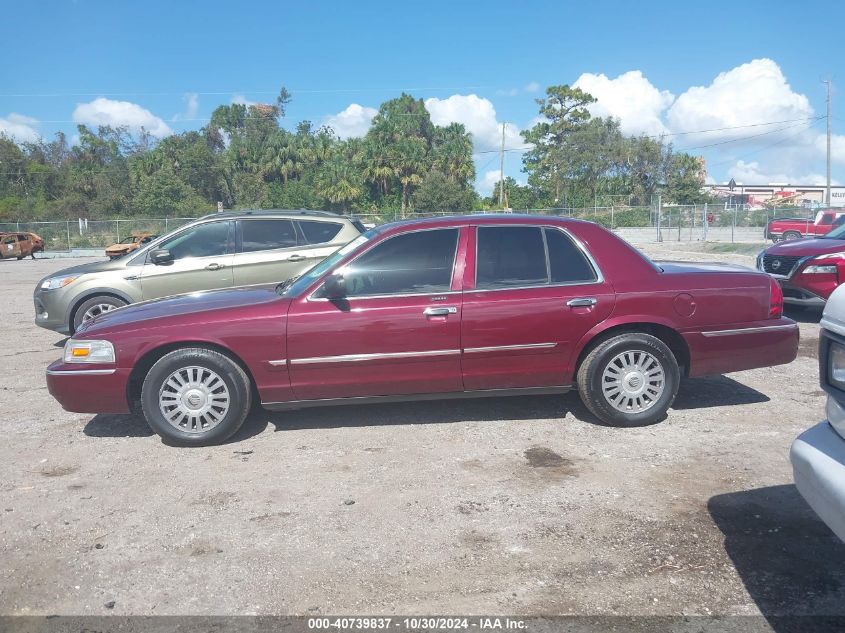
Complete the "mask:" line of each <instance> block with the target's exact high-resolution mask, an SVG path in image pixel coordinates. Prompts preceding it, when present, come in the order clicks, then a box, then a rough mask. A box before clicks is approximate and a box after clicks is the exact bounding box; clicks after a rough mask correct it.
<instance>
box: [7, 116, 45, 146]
mask: <svg viewBox="0 0 845 633" xmlns="http://www.w3.org/2000/svg"><path fill="white" fill-rule="evenodd" d="M37 124H38V121H37V120H36V119H33V118H32V117H29V116H24V115H23V114H17V113H16V112H11V113H9V115H8V116H5V117H0V134H5V135H6V136H8V137H9V138H11V139H13V140H15V141H17V142H18V143H34V142H35V141H37V140H38V139H39V137H40V136H41V135H40V134H38V131H37V130H36V129H35V125H37Z"/></svg>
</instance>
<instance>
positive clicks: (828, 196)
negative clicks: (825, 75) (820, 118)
mask: <svg viewBox="0 0 845 633" xmlns="http://www.w3.org/2000/svg"><path fill="white" fill-rule="evenodd" d="M824 83H826V84H827V206H830V119H831V116H830V79H827V80H826V81H825V82H824Z"/></svg>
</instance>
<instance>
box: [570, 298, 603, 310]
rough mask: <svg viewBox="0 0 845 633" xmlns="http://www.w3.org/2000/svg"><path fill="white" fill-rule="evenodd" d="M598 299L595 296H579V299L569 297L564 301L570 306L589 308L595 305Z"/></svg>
mask: <svg viewBox="0 0 845 633" xmlns="http://www.w3.org/2000/svg"><path fill="white" fill-rule="evenodd" d="M596 303H598V301H597V300H596V298H595V297H581V298H579V299H570V300H569V301H567V302H566V305H568V306H569V307H570V308H590V307H592V306H594V305H596Z"/></svg>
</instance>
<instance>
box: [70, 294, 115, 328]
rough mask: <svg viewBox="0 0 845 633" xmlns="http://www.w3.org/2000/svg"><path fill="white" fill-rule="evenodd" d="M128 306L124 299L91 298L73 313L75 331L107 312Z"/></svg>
mask: <svg viewBox="0 0 845 633" xmlns="http://www.w3.org/2000/svg"><path fill="white" fill-rule="evenodd" d="M125 305H126V302H125V301H124V300H123V299H118V298H117V297H109V296H100V297H91V298H90V299H88V300H87V301H84V302H83V303H81V304H80V305H79V307H78V308H77V309H76V312H74V313H73V331H74V332H75V331H76V330H78V329H79V326H80V325H82V324H83V323H84V322H85V321H88V320H90V319H93V318H94V317H98V316H100V315H101V314H103V313H105V312H111V311H112V310H115V309H117V308H122V307H123V306H125Z"/></svg>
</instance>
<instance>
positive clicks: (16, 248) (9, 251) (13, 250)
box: [0, 235, 21, 259]
mask: <svg viewBox="0 0 845 633" xmlns="http://www.w3.org/2000/svg"><path fill="white" fill-rule="evenodd" d="M0 248H2V249H3V255H2V256H3V257H5V258H6V259H8V258H9V257H21V246H20V244H19V243H18V236H17V235H4V236H3V237H2V239H0Z"/></svg>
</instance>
